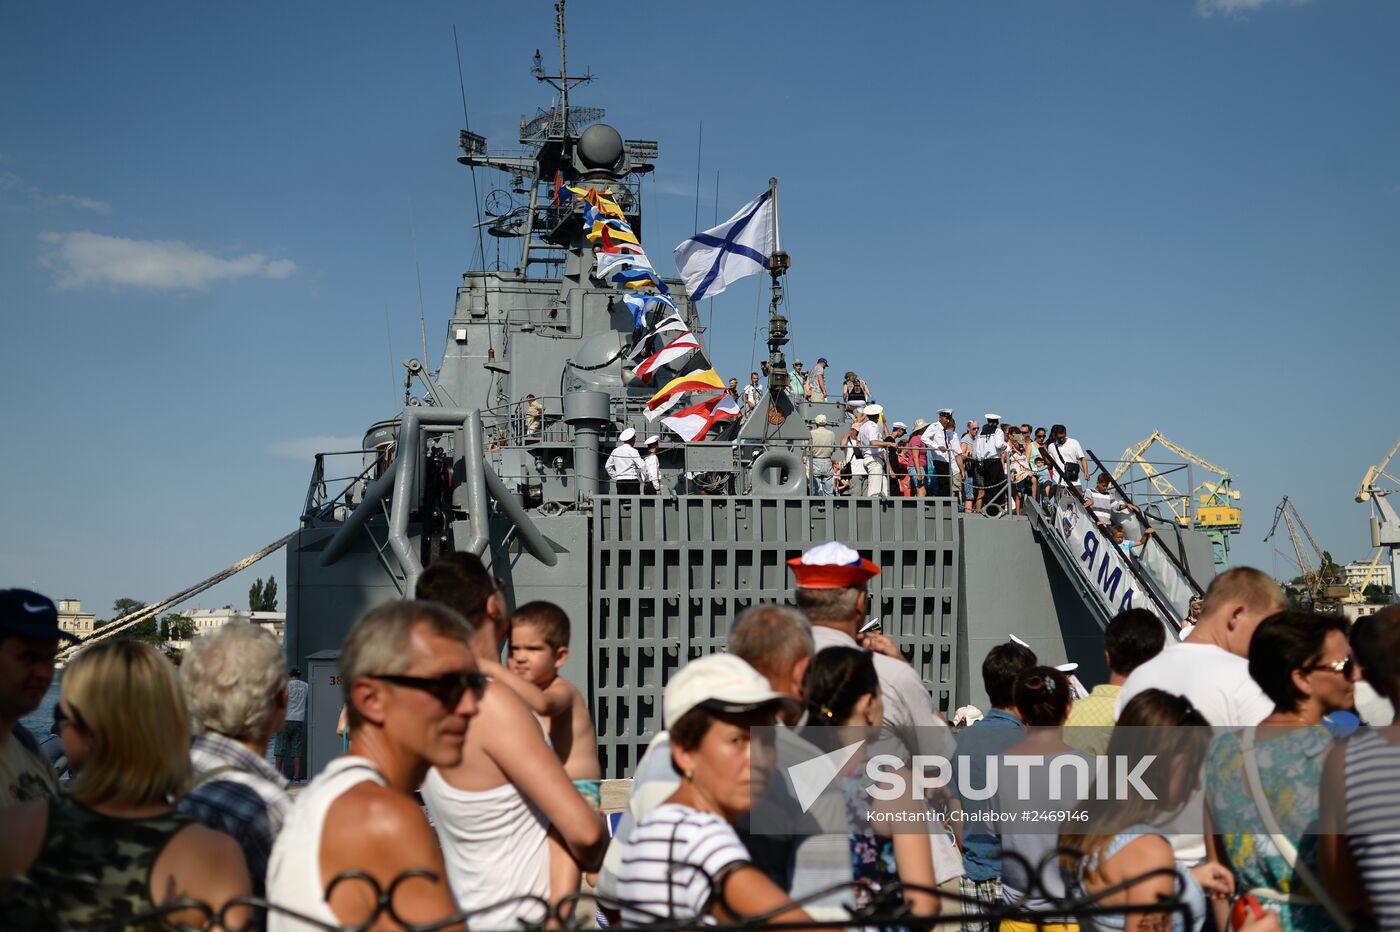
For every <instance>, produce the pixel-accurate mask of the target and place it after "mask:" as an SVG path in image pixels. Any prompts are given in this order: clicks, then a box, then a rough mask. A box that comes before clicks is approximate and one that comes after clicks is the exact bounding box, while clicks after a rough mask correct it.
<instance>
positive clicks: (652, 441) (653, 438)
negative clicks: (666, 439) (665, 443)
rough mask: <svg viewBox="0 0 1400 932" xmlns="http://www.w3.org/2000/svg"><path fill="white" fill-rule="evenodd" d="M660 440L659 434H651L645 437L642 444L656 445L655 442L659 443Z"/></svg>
mask: <svg viewBox="0 0 1400 932" xmlns="http://www.w3.org/2000/svg"><path fill="white" fill-rule="evenodd" d="M660 442H661V437H660V435H658V434H652V435H651V436H650V437H648V438H647V441H646V443H644V444H642V446H647V447H651V446H655V445H657V444H658V443H660Z"/></svg>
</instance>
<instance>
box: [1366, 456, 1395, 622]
mask: <svg viewBox="0 0 1400 932" xmlns="http://www.w3.org/2000/svg"><path fill="white" fill-rule="evenodd" d="M1397 452H1400V440H1397V441H1395V445H1394V446H1393V447H1391V448H1390V452H1389V453H1387V454H1386V455H1385V459H1383V460H1381V461H1380V463H1378V464H1377V465H1375V466H1372V467H1371V468H1370V469H1367V470H1366V475H1365V476H1363V477H1362V479H1361V487H1360V488H1358V489H1357V490H1356V500H1357V501H1358V502H1362V503H1365V502H1370V503H1371V545H1372V546H1373V547H1378V548H1382V547H1383V548H1385V549H1386V550H1388V551H1389V552H1390V579H1391V582H1392V586H1391V589H1390V599H1391V601H1392V602H1395V601H1400V596H1397V595H1396V591H1397V589H1400V586H1396V585H1393V583H1395V582H1396V581H1398V580H1400V575H1397V574H1400V515H1397V514H1396V513H1395V506H1394V505H1393V504H1391V501H1390V496H1391V495H1393V494H1395V493H1396V492H1400V479H1396V478H1395V477H1394V476H1392V475H1391V474H1390V473H1388V472H1386V468H1387V467H1388V466H1390V461H1391V460H1392V459H1394V458H1395V454H1396V453H1397ZM1379 556H1380V555H1379V553H1377V557H1378V558H1379ZM1375 562H1376V561H1375V560H1373V561H1372V563H1373V564H1374V563H1375ZM1373 572H1374V567H1373ZM1368 579H1369V577H1368Z"/></svg>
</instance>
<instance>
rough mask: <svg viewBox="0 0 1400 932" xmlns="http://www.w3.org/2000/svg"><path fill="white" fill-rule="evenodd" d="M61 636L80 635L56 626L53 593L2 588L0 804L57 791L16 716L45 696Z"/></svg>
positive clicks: (31, 738) (49, 771)
mask: <svg viewBox="0 0 1400 932" xmlns="http://www.w3.org/2000/svg"><path fill="white" fill-rule="evenodd" d="M60 639H67V640H70V641H76V640H78V639H77V638H76V637H74V636H73V635H72V634H69V633H68V632H66V631H63V630H61V629H60V628H59V627H58V609H57V608H56V607H55V606H54V604H53V601H52V600H51V599H49V598H47V597H45V596H42V595H40V594H39V593H37V592H30V591H29V590H28V589H5V590H3V591H0V806H7V805H9V804H10V803H19V802H26V801H28V800H32V799H52V798H53V797H55V796H56V795H58V781H57V780H56V779H55V777H54V772H53V767H52V765H50V764H49V760H48V757H46V756H45V755H44V753H43V752H42V751H41V750H39V744H38V742H36V741H35V740H34V736H33V735H32V734H30V733H29V730H28V729H27V728H25V727H24V726H23V725H21V724H20V723H19V720H20V719H21V718H23V717H24V716H26V715H28V714H29V713H30V712H33V711H34V710H35V709H37V708H39V703H41V702H43V701H44V695H45V694H46V693H47V692H48V689H49V686H50V684H52V683H53V660H54V656H55V655H56V654H57V653H58V642H59V640H60Z"/></svg>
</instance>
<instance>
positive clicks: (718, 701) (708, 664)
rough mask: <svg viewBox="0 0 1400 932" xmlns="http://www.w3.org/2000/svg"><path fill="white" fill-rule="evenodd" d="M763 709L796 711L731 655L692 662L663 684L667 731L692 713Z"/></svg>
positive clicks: (787, 699) (795, 704) (792, 702)
mask: <svg viewBox="0 0 1400 932" xmlns="http://www.w3.org/2000/svg"><path fill="white" fill-rule="evenodd" d="M764 706H773V708H774V710H775V711H776V710H777V709H778V708H779V707H781V706H787V707H788V708H789V709H793V710H795V709H796V708H797V707H798V702H797V700H796V699H793V698H792V697H791V696H785V695H783V694H782V693H779V692H774V691H773V688H772V687H771V686H769V685H768V681H767V680H766V679H764V678H763V675H762V674H760V673H759V672H758V671H757V670H755V669H754V668H753V667H751V666H749V665H748V664H747V663H745V662H744V661H742V660H740V659H739V658H738V657H735V656H734V655H733V654H710V655H709V656H707V657H701V658H700V659H698V660H692V661H691V662H690V663H688V664H686V665H685V666H684V667H682V668H681V669H680V672H678V673H677V674H676V675H675V676H673V677H671V682H669V683H667V684H666V695H665V698H664V699H663V701H662V706H661V714H662V719H663V720H664V722H663V723H664V724H665V726H666V727H667V728H671V727H673V726H674V725H675V724H676V722H678V721H680V719H681V716H683V715H685V713H687V712H689V711H690V710H691V709H695V708H704V709H707V710H708V711H711V712H754V711H757V710H758V709H762V708H763V707H764Z"/></svg>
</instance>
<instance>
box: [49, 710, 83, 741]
mask: <svg viewBox="0 0 1400 932" xmlns="http://www.w3.org/2000/svg"><path fill="white" fill-rule="evenodd" d="M69 722H71V723H72V724H74V725H77V726H78V727H79V728H83V729H86V728H87V723H86V722H84V721H83V717H82V715H80V714H78V710H77V709H74V710H73V714H72V715H69V714H68V713H67V712H65V711H64V710H63V703H61V702H60V703H58V704H57V705H55V706H54V707H53V729H54V733H55V734H57V733H58V730H59V729H60V728H62V727H63V726H64V725H66V724H68V723H69Z"/></svg>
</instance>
